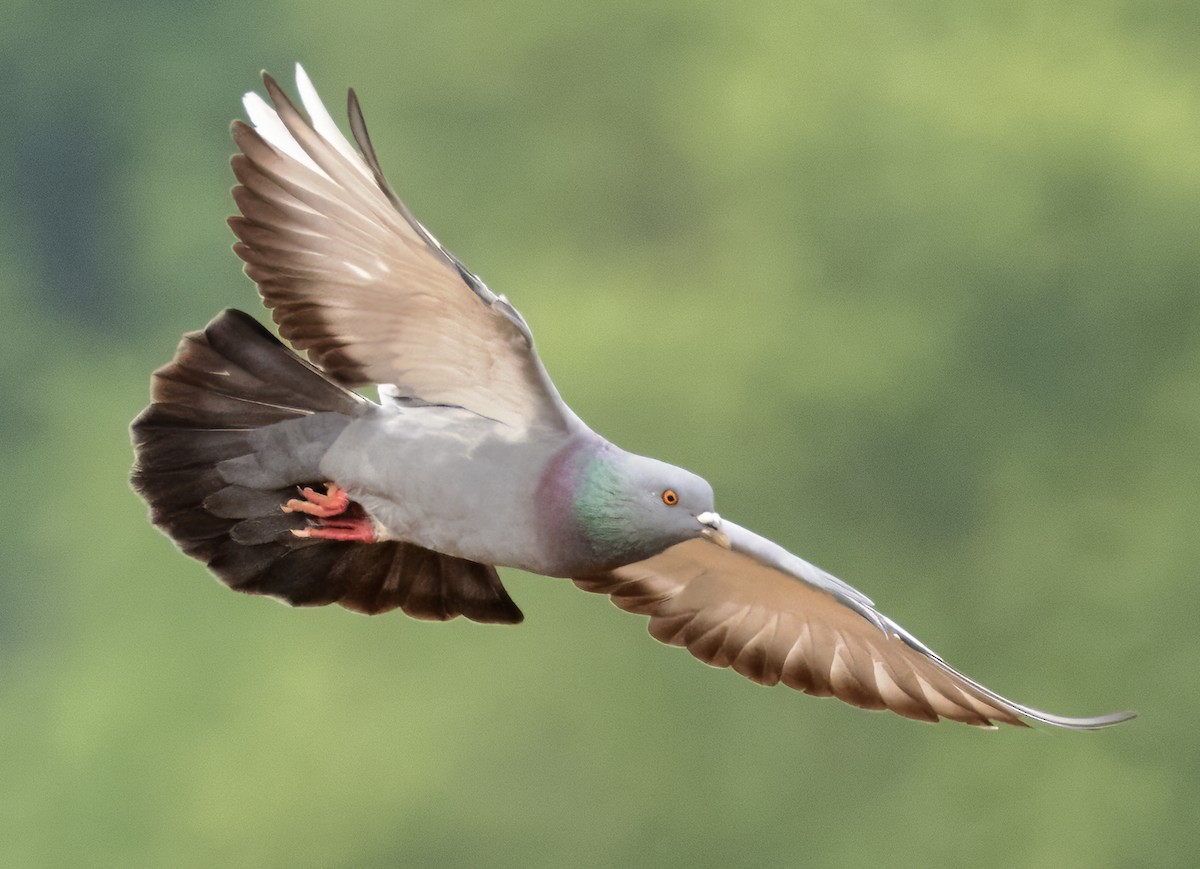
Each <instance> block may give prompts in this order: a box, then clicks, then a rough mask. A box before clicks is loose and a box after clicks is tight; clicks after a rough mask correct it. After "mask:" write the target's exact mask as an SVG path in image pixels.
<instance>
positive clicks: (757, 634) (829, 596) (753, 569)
mask: <svg viewBox="0 0 1200 869" xmlns="http://www.w3.org/2000/svg"><path fill="white" fill-rule="evenodd" d="M721 529H722V531H724V532H725V534H726V535H727V536H728V538H729V542H730V544H731V546H732V548H731V549H724V548H722V547H721V546H718V545H715V544H714V543H711V542H709V541H708V540H704V539H695V540H690V541H687V542H685V543H679V544H676V545H675V546H672V547H671V548H670V549H668V550H666V551H665V552H662V553H660V554H658V555H656V556H654V557H653V558H648V559H646V560H645V561H640V562H637V563H636V564H630V565H626V566H625V567H619V568H617V569H616V570H612V571H609V572H607V573H604V574H600V575H598V576H590V577H585V578H581V579H576V580H575V583H576V584H577V585H578V586H579V587H580V588H583V589H585V590H587V591H595V592H601V593H603V594H610V595H612V599H613V602H614V603H615V604H616V605H617V606H619V607H621V608H622V609H624V610H628V611H629V612H634V613H640V614H642V615H648V616H650V634H651V635H652V636H653V637H654V638H655V639H657V640H660V641H661V642H664V643H669V644H671V645H674V646H686V647H687V650H688V651H689V652H691V653H692V654H693V655H695V656H696V657H697V658H699V659H700V660H701V661H704V662H705V663H707V664H711V665H713V666H714V667H732V668H733V669H734V670H736V671H737V672H739V673H741V674H742V675H743V676H747V677H749V678H750V679H753V680H754V681H755V682H759V683H761V684H763V685H774V684H776V683H778V682H783V683H784V684H785V685H788V686H789V687H792V688H796V689H798V690H801V691H805V692H807V693H809V694H813V695H816V696H819V697H825V696H830V695H832V696H834V697H837V698H839V699H841V700H844V701H846V702H847V703H853V704H854V705H856V706H862V707H864V708H866V709H891V710H892V711H893V712H898V713H900V714H901V715H905V716H908V717H909V718H916V719H919V720H922V721H937V720H938V718H939V717H943V718H950V719H953V720H955V721H963V722H966V723H967V724H974V725H977V726H981V727H988V726H992V723H993V722H1003V723H1005V724H1018V725H1022V724H1024V722H1023V721H1022V720H1021V718H1022V717H1024V718H1029V719H1032V720H1034V721H1039V722H1042V723H1045V724H1053V725H1056V726H1059V727H1070V728H1075V729H1081V730H1090V729H1094V728H1098V727H1105V726H1108V725H1110V724H1116V723H1118V722H1120V721H1125V720H1126V719H1128V718H1132V717H1133V714H1132V713H1129V712H1118V713H1114V714H1111V715H1105V716H1101V717H1098V718H1063V717H1060V716H1057V715H1050V714H1049V713H1046V712H1040V711H1038V710H1036V709H1031V708H1029V707H1028V706H1022V705H1020V704H1018V703H1013V702H1012V701H1010V700H1006V699H1005V698H1003V697H1001V696H1000V695H999V694H996V693H995V692H993V691H989V690H988V689H987V688H985V687H983V686H982V685H980V684H979V683H978V682H975V681H974V680H972V679H969V678H967V677H966V676H964V675H963V674H962V673H959V672H958V671H957V670H954V669H952V668H951V667H950V666H948V665H947V664H946V663H945V662H944V661H943V660H942V659H941V658H940V657H938V656H937V655H936V654H934V653H933V651H931V650H930V649H929V648H928V647H926V646H925V645H924V644H923V643H921V642H920V641H919V640H917V638H916V637H914V636H913V635H912V634H910V633H908V631H906V630H904V629H903V628H902V627H900V626H899V625H898V624H896V623H895V622H893V621H892V620H891V619H889V618H888V617H887V616H884V615H882V614H881V613H879V612H878V611H876V610H875V609H874V606H873V604H872V603H871V601H870V599H869V598H867V597H865V596H864V595H862V594H861V593H859V592H857V591H855V590H854V589H853V588H851V587H850V586H848V585H846V584H845V583H843V582H842V581H841V580H839V579H837V578H836V577H834V576H831V575H830V574H828V573H826V572H825V571H823V570H821V569H820V568H818V567H814V566H813V565H811V564H809V563H808V562H806V561H803V560H802V559H800V558H797V557H796V556H795V555H792V554H791V553H789V552H787V551H786V550H784V549H783V548H781V547H779V546H777V545H776V544H774V543H772V542H771V541H769V540H767V539H765V538H763V537H760V536H758V535H757V534H754V533H753V532H751V531H748V530H746V529H745V528H741V527H739V526H737V525H734V524H733V523H732V522H728V521H726V522H723V523H722V525H721Z"/></svg>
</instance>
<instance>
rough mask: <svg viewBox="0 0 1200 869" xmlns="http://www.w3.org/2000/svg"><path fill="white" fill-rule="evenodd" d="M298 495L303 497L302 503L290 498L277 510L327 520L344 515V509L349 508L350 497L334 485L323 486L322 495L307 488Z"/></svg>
mask: <svg viewBox="0 0 1200 869" xmlns="http://www.w3.org/2000/svg"><path fill="white" fill-rule="evenodd" d="M300 494H301V495H303V496H304V500H303V501H301V500H300V499H299V498H292V499H291V500H290V501H288V502H287V503H286V504H284V505H283V506H282V507H280V508H279V509H280V510H282V511H283V512H284V513H307V514H309V515H310V516H316V517H317V518H319V519H327V518H328V517H330V516H337V515H339V514H341V513H345V512H346V508H347V507H349V506H350V496H349V495H347V494H346V490H345V489H342V488H340V487H339V486H338V485H337V484H335V483H326V484H325V494H324V495H322V494H321V493H320V492H318V491H316V490H315V489H309V488H308V487H307V486H306V487H305V488H303V489H301V490H300Z"/></svg>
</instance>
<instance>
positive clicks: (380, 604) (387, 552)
mask: <svg viewBox="0 0 1200 869" xmlns="http://www.w3.org/2000/svg"><path fill="white" fill-rule="evenodd" d="M371 407H372V405H371V403H370V402H368V401H366V399H364V398H362V397H361V396H359V395H358V394H357V393H355V392H352V391H350V390H348V389H346V388H344V387H342V386H340V385H339V384H337V383H334V382H333V381H332V380H330V379H329V378H328V377H327V376H326V375H325V374H324V373H323V372H322V371H321V370H320V369H318V368H315V367H314V366H312V365H310V364H308V363H307V362H305V361H304V360H303V359H301V358H300V357H299V356H297V355H296V354H295V353H293V352H292V351H291V350H289V349H288V348H287V347H285V346H284V345H283V344H282V343H281V342H280V341H279V340H278V339H277V338H275V337H274V336H273V335H272V334H271V333H270V332H268V331H267V330H266V329H265V328H264V327H263V326H261V325H260V324H259V323H258V321H256V320H255V319H254V318H253V317H251V316H249V315H248V314H244V313H242V312H241V311H235V310H226V311H224V312H222V313H221V314H220V315H218V316H217V317H216V318H215V319H214V320H213V321H212V322H211V323H209V324H208V326H206V327H205V328H204V330H203V331H200V332H189V333H188V334H186V335H184V336H183V340H182V341H180V343H179V348H178V349H177V350H176V352H175V358H174V359H172V360H171V361H170V362H169V363H167V364H166V365H164V366H163V367H162V368H160V369H158V370H157V371H155V372H154V375H153V377H152V379H151V385H150V405H149V406H148V407H147V408H146V409H145V410H143V411H142V412H141V413H140V414H139V415H138V417H137V419H135V420H134V421H133V424H132V427H131V433H132V438H133V447H134V456H135V458H134V469H133V478H132V482H133V488H134V489H135V490H136V491H137V493H138V494H139V495H141V496H142V498H143V499H144V500H145V501H146V503H147V504H149V505H150V519H151V521H152V522H153V523H154V524H155V525H157V526H158V527H159V528H160V529H162V531H164V532H165V533H166V534H167V536H169V537H170V538H171V539H172V540H173V541H175V543H176V544H177V545H178V546H179V548H180V549H182V550H183V551H184V552H185V553H187V554H188V555H190V556H191V557H193V558H196V559H198V560H200V561H203V562H204V563H205V564H207V565H208V567H209V569H211V570H212V571H213V573H215V574H216V575H217V577H218V578H219V579H220V580H221V581H222V582H223V583H225V584H226V585H228V586H229V587H230V588H233V589H235V590H237V591H242V592H247V593H249V594H263V595H269V596H272V597H275V598H278V599H280V600H283V601H285V602H286V603H289V604H292V605H293V606H321V605H324V604H329V603H339V604H341V605H342V606H344V607H346V608H347V609H351V610H355V611H357V612H363V613H368V614H374V613H380V612H386V611H387V610H391V609H395V608H397V607H399V608H400V609H402V610H403V611H404V612H406V613H408V614H409V615H411V616H414V617H416V618H424V619H437V620H445V619H450V618H454V617H455V616H457V615H465V616H466V617H467V618H470V619H473V620H475V621H482V622H502V623H513V622H519V621H521V619H522V615H521V611H520V610H519V609H518V608H517V606H516V604H514V603H513V601H512V599H511V598H509V596H508V594H507V592H505V590H504V587H503V585H501V583H500V578H499V576H498V575H497V574H496V570H495V568H493V567H491V566H490V565H484V564H478V563H476V562H472V561H465V560H463V559H460V558H454V557H452V556H448V555H443V554H441V553H437V552H433V551H430V550H428V549H423V548H421V547H419V546H415V545H413V544H410V543H402V542H399V541H385V542H381V543H358V542H344V541H330V540H321V539H314V538H304V537H297V536H295V535H294V534H292V533H291V532H292V531H293V530H298V529H301V528H303V527H305V524H306V519H305V517H304V516H303V515H302V514H300V513H286V512H283V511H282V510H280V506H281V505H282V504H283V503H284V502H286V501H287V500H289V499H290V498H293V497H295V495H296V487H297V486H313V487H317V488H319V487H320V486H321V485H323V484H324V483H325V482H327V481H325V480H323V479H322V477H321V473H320V468H319V463H320V459H321V457H322V456H323V455H324V454H325V452H326V450H327V449H328V448H329V446H330V445H331V444H332V443H333V441H334V440H335V439H336V438H337V436H338V435H339V434H340V433H341V432H342V430H343V429H344V428H345V427H346V426H347V425H348V424H349V423H350V422H351V421H353V420H354V419H355V418H356V417H359V416H361V415H362V414H364V413H367V412H369V411H370V408H371ZM247 463H250V464H251V465H254V466H256V467H258V468H259V469H267V470H268V471H269V473H265V474H264V473H259V474H257V475H256V476H257V477H259V478H260V479H258V480H249V481H248V478H247V476H246V475H245V474H238V473H233V470H235V469H237V468H238V467H243V468H244V467H246V466H247ZM222 469H224V471H223V470H222ZM267 478H270V482H269V483H263V482H262V480H264V479H267Z"/></svg>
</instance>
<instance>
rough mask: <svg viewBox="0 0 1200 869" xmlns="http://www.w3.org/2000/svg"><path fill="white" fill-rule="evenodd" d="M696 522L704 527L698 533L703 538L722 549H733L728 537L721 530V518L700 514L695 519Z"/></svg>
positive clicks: (714, 515)
mask: <svg viewBox="0 0 1200 869" xmlns="http://www.w3.org/2000/svg"><path fill="white" fill-rule="evenodd" d="M696 521H697V522H699V523H700V524H701V525H703V526H704V528H703V530H701V532H700V533H701V534H702V535H703V536H705V537H707V538H708V539H709V540H711V541H712V542H713V543H715V544H717V545H718V546H720V547H721V548H722V549H732V548H733V543H731V542H730V540H729V535H728V534H726V533H725V532H724V531H722V530H721V517H720V516H718V515H717V514H716V513H701V514H700V515H699V516H697V517H696Z"/></svg>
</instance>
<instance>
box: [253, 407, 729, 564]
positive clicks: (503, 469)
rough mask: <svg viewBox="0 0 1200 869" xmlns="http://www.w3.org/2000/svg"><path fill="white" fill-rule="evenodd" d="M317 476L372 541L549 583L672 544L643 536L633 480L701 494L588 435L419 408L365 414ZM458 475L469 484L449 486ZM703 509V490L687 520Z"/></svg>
mask: <svg viewBox="0 0 1200 869" xmlns="http://www.w3.org/2000/svg"><path fill="white" fill-rule="evenodd" d="M376 458H377V459H378V460H376ZM319 470H320V473H321V476H322V477H323V478H325V479H328V480H336V481H338V485H339V486H340V487H341V488H343V489H345V490H346V491H347V492H348V493H349V495H350V497H351V498H352V500H354V501H355V502H357V503H359V504H361V505H362V506H363V508H364V509H365V510H366V512H367V513H368V514H369V515H370V516H371V517H372V518H373V519H374V520H375V522H376V523H377V524H378V526H379V527H380V530H381V532H382V533H381V535H380V537H381V539H395V540H405V541H409V542H412V543H416V544H417V545H419V546H422V547H424V548H426V549H432V550H434V551H437V552H445V553H447V554H449V555H454V556H456V557H458V558H464V559H468V560H470V561H477V562H480V563H483V564H494V565H497V566H499V567H515V568H518V569H521V570H527V571H530V572H531V573H540V574H542V575H544V576H556V577H571V576H581V575H587V574H592V573H598V572H600V571H603V570H608V569H611V568H613V567H616V566H619V565H621V564H629V563H631V562H633V561H640V560H642V559H643V558H647V557H649V556H650V555H653V554H655V553H657V552H661V551H662V550H663V549H665V548H666V547H667V546H669V545H670V544H671V543H675V542H678V532H673V530H668V531H667V532H665V534H647V533H646V531H647V527H648V526H647V524H646V523H644V522H641V521H638V520H639V519H640V518H641V517H640V516H638V515H636V514H635V515H629V511H630V510H631V509H636V508H635V507H634V505H635V504H636V503H637V502H636V499H635V498H633V497H630V495H629V493H628V492H627V490H628V489H630V488H633V487H635V486H636V481H637V480H638V479H639V476H640V477H644V478H646V479H647V481H648V484H649V485H648V487H647V494H649V495H651V497H657V495H656V494H655V493H656V492H658V491H662V490H663V489H666V488H669V484H668V483H667V482H666V481H669V480H672V479H675V480H678V479H684V480H689V479H690V481H691V486H692V487H694V488H696V489H698V490H700V491H701V492H703V490H704V488H705V487H706V486H707V484H705V483H703V481H700V480H699V478H696V477H694V475H691V474H688V473H687V472H686V471H683V470H681V469H679V468H672V467H670V466H669V465H666V464H664V463H661V462H656V461H655V460H654V459H649V458H646V457H644V456H635V455H633V454H630V453H627V452H625V451H624V450H621V449H620V448H619V447H616V446H614V445H613V444H611V443H610V442H608V441H606V440H604V439H603V438H602V437H600V436H599V435H597V434H595V433H594V432H592V431H590V430H589V429H586V428H582V427H580V428H579V429H577V430H573V431H568V432H564V431H561V430H557V429H552V428H534V429H529V430H524V431H520V430H514V429H513V428H511V427H509V426H506V425H504V424H503V423H498V422H496V421H494V420H490V419H487V418H485V417H481V416H479V415H478V414H475V413H472V412H471V411H468V410H465V409H463V408H457V407H445V406H422V405H406V406H397V405H390V406H389V405H384V406H381V407H372V408H371V409H370V410H369V411H368V412H366V413H365V414H364V415H363V416H361V417H359V418H358V419H355V420H354V421H352V422H350V423H349V424H348V425H347V426H346V427H345V429H344V430H343V431H342V432H341V434H340V435H339V436H338V438H337V440H336V441H334V442H333V444H332V445H331V446H330V447H329V450H328V452H326V454H325V455H324V456H323V457H322V459H321V461H320V463H319ZM655 472H657V473H658V475H659V477H660V478H661V480H662V481H663V482H662V483H660V484H658V485H657V486H656V485H655V484H654V483H653V482H652V481H651V478H652V477H653V476H654V475H655ZM466 476H470V477H471V478H473V479H478V481H479V482H478V484H477V485H474V486H472V487H471V488H469V489H464V488H461V487H457V486H448V485H446V481H447V480H456V479H462V478H463V477H466ZM272 482H274V481H272ZM711 510H712V496H711V489H710V490H709V494H708V499H707V501H700V502H699V503H698V504H697V505H696V507H695V509H694V512H693V513H692V515H693V516H694V515H696V514H698V513H704V512H709V511H711ZM692 524H693V525H694V524H696V523H692ZM650 527H653V526H650ZM688 530H689V531H690V529H688ZM702 530H703V528H702V527H701V526H698V527H697V528H696V531H695V532H694V533H693V534H692V536H699V533H700V531H702Z"/></svg>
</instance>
